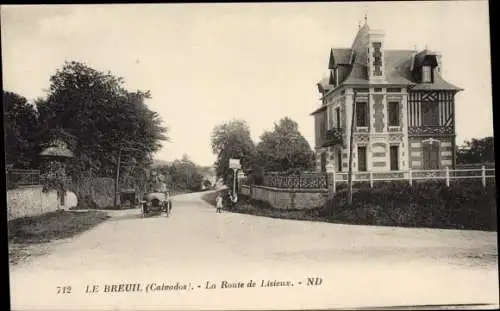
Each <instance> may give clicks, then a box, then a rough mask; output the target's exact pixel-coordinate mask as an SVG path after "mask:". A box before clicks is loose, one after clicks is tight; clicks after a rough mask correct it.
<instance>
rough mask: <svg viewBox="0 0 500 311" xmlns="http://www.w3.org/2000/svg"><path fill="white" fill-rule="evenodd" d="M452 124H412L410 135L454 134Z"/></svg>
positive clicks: (409, 128) (409, 130)
mask: <svg viewBox="0 0 500 311" xmlns="http://www.w3.org/2000/svg"><path fill="white" fill-rule="evenodd" d="M453 134H454V131H453V127H452V126H410V127H408V135H410V136H429V135H430V136H448V135H453Z"/></svg>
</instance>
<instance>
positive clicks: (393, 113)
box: [388, 102, 399, 126]
mask: <svg viewBox="0 0 500 311" xmlns="http://www.w3.org/2000/svg"><path fill="white" fill-rule="evenodd" d="M388 110H389V112H388V115H389V126H399V103H398V102H389V105H388Z"/></svg>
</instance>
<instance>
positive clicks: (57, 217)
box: [7, 211, 109, 264]
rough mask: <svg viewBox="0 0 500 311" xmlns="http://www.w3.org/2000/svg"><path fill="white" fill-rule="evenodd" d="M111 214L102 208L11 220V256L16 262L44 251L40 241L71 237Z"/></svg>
mask: <svg viewBox="0 0 500 311" xmlns="http://www.w3.org/2000/svg"><path fill="white" fill-rule="evenodd" d="M108 218H109V216H108V215H107V214H106V213H105V212H101V211H78V212H77V211H55V212H50V213H46V214H43V215H40V216H34V217H23V218H17V219H13V220H11V221H9V222H8V225H7V226H8V232H9V236H8V241H9V258H10V262H11V263H14V264H15V263H17V262H19V261H20V260H23V259H25V258H26V257H29V256H31V255H33V254H35V255H36V254H37V253H45V252H44V251H43V250H42V249H43V248H44V247H43V246H42V247H37V245H40V244H46V243H49V242H52V241H55V240H60V239H65V238H70V237H73V236H76V235H78V234H80V233H82V232H84V231H87V230H89V229H91V228H93V227H95V226H96V225H98V224H100V223H102V222H103V221H105V220H106V219H108Z"/></svg>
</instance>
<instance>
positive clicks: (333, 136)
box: [322, 127, 344, 147]
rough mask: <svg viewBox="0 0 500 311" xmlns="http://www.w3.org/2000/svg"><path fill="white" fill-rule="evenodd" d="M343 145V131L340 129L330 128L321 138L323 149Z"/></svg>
mask: <svg viewBox="0 0 500 311" xmlns="http://www.w3.org/2000/svg"><path fill="white" fill-rule="evenodd" d="M343 143H344V130H343V129H341V128H335V127H334V128H331V129H329V130H327V131H326V133H325V136H324V138H323V143H322V146H323V147H329V146H334V145H342V144H343Z"/></svg>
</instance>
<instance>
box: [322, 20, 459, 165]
mask: <svg viewBox="0 0 500 311" xmlns="http://www.w3.org/2000/svg"><path fill="white" fill-rule="evenodd" d="M384 38H385V35H384V32H383V31H379V30H371V29H370V28H369V26H368V24H367V23H366V21H365V25H364V26H363V27H360V29H359V31H358V33H357V35H356V37H355V39H354V42H353V44H352V46H351V47H350V48H343V49H331V51H330V59H329V63H328V69H329V72H330V73H329V76H328V77H326V78H324V79H322V80H321V81H320V82H319V83H318V84H317V86H318V91H319V92H320V94H321V106H320V107H319V108H318V109H317V110H316V111H314V112H313V113H312V115H313V116H314V122H315V135H316V137H315V138H316V139H315V149H316V154H317V159H316V161H317V162H316V164H317V169H318V170H325V167H326V165H327V164H332V165H333V166H334V167H335V170H336V171H337V172H342V171H344V172H345V171H347V169H348V154H349V147H350V146H349V144H350V140H349V136H350V133H351V124H352V125H353V148H352V150H353V170H354V171H357V172H360V171H361V172H362V171H375V172H376V171H379V172H390V171H401V170H408V169H415V170H427V169H428V170H431V169H442V168H445V167H449V168H454V167H455V148H456V146H455V114H454V111H455V94H456V93H457V92H459V91H461V89H460V88H458V87H456V86H454V85H452V84H451V83H449V82H447V81H446V80H444V78H443V77H442V76H441V66H442V58H441V55H440V54H439V53H437V52H433V51H429V50H427V49H425V50H422V51H415V50H386V49H385V42H384ZM353 109H355V111H353Z"/></svg>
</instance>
